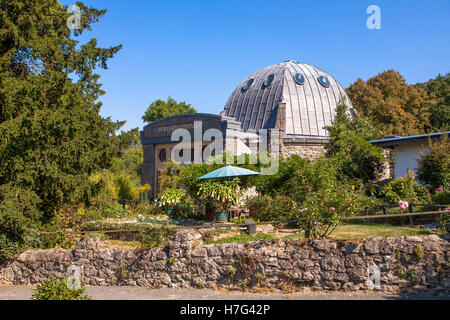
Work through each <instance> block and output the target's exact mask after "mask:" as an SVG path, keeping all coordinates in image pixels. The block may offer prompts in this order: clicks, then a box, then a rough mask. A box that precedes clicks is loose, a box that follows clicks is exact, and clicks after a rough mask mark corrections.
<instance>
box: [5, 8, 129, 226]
mask: <svg viewBox="0 0 450 320" xmlns="http://www.w3.org/2000/svg"><path fill="white" fill-rule="evenodd" d="M77 6H78V7H79V8H80V10H81V14H82V17H81V29H80V30H75V31H74V36H72V35H71V30H70V29H68V27H67V23H66V22H67V19H68V18H69V16H70V15H71V14H70V13H67V12H66V10H67V7H66V6H63V5H61V4H60V3H59V2H58V1H57V0H1V2H0V21H1V23H0V203H1V205H0V232H1V231H5V230H13V229H14V228H13V227H14V226H15V227H17V226H26V225H30V224H31V223H30V221H34V222H36V221H41V222H45V221H48V220H49V219H50V218H51V217H52V215H53V214H54V212H55V210H57V209H58V208H60V207H61V206H62V204H64V203H66V202H74V201H83V200H86V199H88V196H89V194H90V193H91V192H92V191H93V189H92V185H90V184H89V182H88V181H89V179H88V177H89V175H90V174H91V173H93V172H96V171H97V170H100V169H102V168H105V167H107V166H109V165H110V162H111V160H112V158H113V157H114V156H117V155H118V154H119V152H120V147H119V144H120V140H121V139H119V137H117V136H116V135H115V132H116V131H117V130H118V129H119V128H120V127H121V126H122V125H123V123H124V122H113V121H111V119H110V118H103V117H101V116H100V115H99V110H100V107H101V102H99V101H98V98H99V97H100V96H101V95H102V94H104V91H103V90H101V84H100V83H99V82H98V80H99V78H100V76H99V75H98V74H96V73H95V72H94V70H95V69H96V68H103V69H107V60H108V59H109V58H112V57H113V56H114V55H115V54H116V53H117V52H118V51H119V50H120V48H121V46H120V45H119V46H114V47H110V48H99V47H97V40H96V39H91V40H90V41H88V42H87V43H79V41H77V40H75V38H76V37H77V36H78V35H80V34H82V33H83V32H84V31H86V30H91V24H93V23H95V22H97V21H99V19H100V18H101V17H102V16H103V15H104V14H105V13H106V10H97V9H94V8H89V7H86V6H85V5H84V4H83V3H81V2H77ZM71 77H73V78H76V80H73V79H72V78H71ZM24 219H25V220H24ZM27 219H29V220H27ZM30 219H31V220H30ZM27 221H28V222H27ZM14 230H16V229H14ZM5 232H7V231H5Z"/></svg>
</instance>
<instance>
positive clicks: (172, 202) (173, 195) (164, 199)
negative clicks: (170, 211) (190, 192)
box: [158, 188, 186, 208]
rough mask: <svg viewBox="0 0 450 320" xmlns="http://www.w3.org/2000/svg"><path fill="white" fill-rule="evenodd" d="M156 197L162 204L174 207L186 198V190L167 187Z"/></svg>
mask: <svg viewBox="0 0 450 320" xmlns="http://www.w3.org/2000/svg"><path fill="white" fill-rule="evenodd" d="M158 198H159V201H160V203H161V204H162V205H163V206H166V207H170V208H175V207H177V206H178V205H180V204H181V203H182V202H183V200H184V199H185V198H186V190H182V189H172V188H167V189H164V191H163V192H161V193H160V194H159V195H158Z"/></svg>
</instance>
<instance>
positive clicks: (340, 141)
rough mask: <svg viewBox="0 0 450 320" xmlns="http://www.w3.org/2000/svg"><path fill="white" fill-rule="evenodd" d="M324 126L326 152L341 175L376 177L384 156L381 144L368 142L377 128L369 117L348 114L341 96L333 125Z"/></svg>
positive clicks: (362, 178)
mask: <svg viewBox="0 0 450 320" xmlns="http://www.w3.org/2000/svg"><path fill="white" fill-rule="evenodd" d="M325 128H326V129H327V130H328V132H329V134H330V141H329V142H328V143H327V145H326V146H325V150H326V155H327V157H329V158H333V159H334V160H335V162H336V164H337V167H338V169H339V174H340V177H341V178H343V179H360V180H362V181H363V182H368V181H371V180H375V179H376V178H377V177H378V174H379V173H380V171H381V169H382V165H383V162H384V156H383V154H382V151H383V150H382V149H381V148H379V147H376V146H374V145H372V144H371V143H370V142H369V140H372V139H376V138H379V131H378V130H377V129H376V128H374V126H373V125H372V123H371V121H370V120H369V119H367V118H363V117H355V118H352V117H351V116H350V115H349V112H348V107H347V104H346V102H345V100H341V101H339V103H338V105H337V107H336V117H335V119H334V123H333V125H332V126H327V127H325Z"/></svg>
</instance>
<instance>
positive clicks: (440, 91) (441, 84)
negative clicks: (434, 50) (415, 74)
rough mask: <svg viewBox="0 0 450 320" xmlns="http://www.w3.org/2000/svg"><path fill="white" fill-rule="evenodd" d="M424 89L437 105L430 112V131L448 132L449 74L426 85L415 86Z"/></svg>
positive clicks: (449, 127)
mask: <svg viewBox="0 0 450 320" xmlns="http://www.w3.org/2000/svg"><path fill="white" fill-rule="evenodd" d="M417 86H418V87H422V88H425V90H427V92H428V94H429V95H430V96H434V97H435V98H436V100H437V104H436V105H435V106H433V107H432V108H431V110H430V112H431V114H430V126H431V129H432V131H449V130H450V73H447V74H446V75H440V74H439V75H438V76H437V77H436V78H435V79H431V80H429V81H428V82H426V83H419V84H417Z"/></svg>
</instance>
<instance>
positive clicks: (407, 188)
mask: <svg viewBox="0 0 450 320" xmlns="http://www.w3.org/2000/svg"><path fill="white" fill-rule="evenodd" d="M414 180H415V177H414V175H413V173H412V172H411V171H409V172H408V174H407V175H406V176H404V177H399V178H397V179H395V180H392V181H390V182H389V183H388V184H387V185H386V186H385V187H384V188H383V189H382V192H381V193H382V195H383V197H384V199H385V200H386V201H387V202H389V203H391V204H394V205H397V203H398V201H400V200H402V201H407V202H410V203H411V202H416V203H417V202H418V201H419V198H421V197H424V196H426V195H427V191H426V190H425V188H423V187H421V186H419V185H418V184H417V183H416V182H415V181H414Z"/></svg>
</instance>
